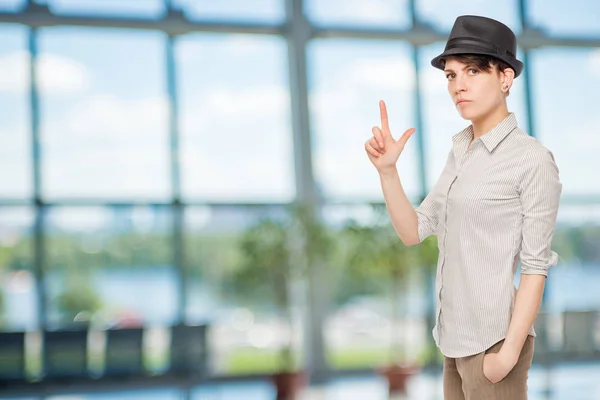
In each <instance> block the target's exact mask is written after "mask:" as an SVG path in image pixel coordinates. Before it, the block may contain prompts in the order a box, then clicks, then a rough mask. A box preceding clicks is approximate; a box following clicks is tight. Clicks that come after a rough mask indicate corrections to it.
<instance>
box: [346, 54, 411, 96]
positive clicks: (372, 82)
mask: <svg viewBox="0 0 600 400" xmlns="http://www.w3.org/2000/svg"><path fill="white" fill-rule="evenodd" d="M414 82H415V70H414V67H413V65H412V63H411V62H410V61H409V60H408V59H406V58H401V57H390V58H378V59H359V60H357V61H356V62H355V63H354V64H353V65H352V66H351V67H350V68H349V69H348V70H346V71H344V73H343V74H342V75H341V77H340V79H339V83H340V84H342V85H352V86H363V85H364V86H367V87H369V88H370V89H400V90H410V89H412V88H413V87H414Z"/></svg>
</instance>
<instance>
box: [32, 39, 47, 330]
mask: <svg viewBox="0 0 600 400" xmlns="http://www.w3.org/2000/svg"><path fill="white" fill-rule="evenodd" d="M28 39H29V40H28V44H29V54H30V57H29V71H28V72H29V82H30V84H29V107H30V110H29V112H30V122H31V125H30V129H31V132H30V133H31V157H32V166H33V168H32V179H33V204H34V213H35V214H34V215H35V222H34V226H33V272H34V276H35V282H36V287H37V289H38V291H37V302H36V304H37V307H36V308H37V309H36V320H37V324H38V329H42V330H45V329H46V328H47V325H48V321H47V316H46V311H47V291H46V286H45V283H44V281H45V279H44V277H45V269H46V268H45V267H46V265H45V259H46V257H44V252H45V234H44V231H45V226H44V217H45V212H46V207H45V205H44V201H43V199H42V175H41V155H42V148H41V141H40V129H39V127H40V109H39V91H38V84H37V76H38V73H37V57H38V30H37V29H36V28H31V29H29V37H28Z"/></svg>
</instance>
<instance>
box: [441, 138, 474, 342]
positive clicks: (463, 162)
mask: <svg viewBox="0 0 600 400" xmlns="http://www.w3.org/2000/svg"><path fill="white" fill-rule="evenodd" d="M474 145H475V143H471V146H470V149H469V150H466V151H465V154H463V156H462V157H461V158H460V159H459V161H458V163H457V164H458V165H457V168H456V175H455V176H454V178H453V179H452V182H450V185H448V190H447V192H446V201H445V204H444V242H443V249H444V252H443V259H442V263H441V267H440V290H439V291H438V303H439V305H440V306H439V307H438V312H437V316H436V322H437V323H436V325H437V327H438V332H437V333H438V339H439V340H440V341H441V337H442V336H441V322H440V321H441V315H442V291H443V290H444V266H445V265H446V254H447V251H446V239H447V237H448V197H449V196H450V192H451V191H452V187H453V186H454V182H456V180H457V179H458V177H459V175H460V172H461V171H462V169H463V167H464V166H465V165H466V164H467V161H468V160H469V159H470V158H471V155H472V154H473V147H474Z"/></svg>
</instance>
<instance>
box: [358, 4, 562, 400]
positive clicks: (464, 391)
mask: <svg viewBox="0 0 600 400" xmlns="http://www.w3.org/2000/svg"><path fill="white" fill-rule="evenodd" d="M515 54H516V38H515V35H514V33H513V32H512V31H511V30H510V29H509V28H508V27H507V26H505V25H503V24H502V23H500V22H498V21H495V20H493V19H489V18H484V17H478V16H461V17H458V18H457V19H456V22H455V23H454V26H453V28H452V31H451V33H450V38H449V40H448V42H447V44H446V47H445V49H444V52H443V53H442V54H440V55H439V56H437V57H436V58H434V59H433V60H432V62H431V63H432V65H433V66H434V67H436V68H439V69H442V70H444V74H445V76H446V79H447V80H448V92H449V94H450V97H451V99H452V101H453V102H454V104H455V105H456V108H457V110H458V112H459V114H460V115H461V117H462V118H464V119H466V120H469V121H470V122H471V125H470V126H469V127H467V128H465V129H464V130H463V131H461V132H459V133H458V134H456V135H454V136H453V137H452V149H451V151H450V152H449V154H448V159H447V161H446V165H445V167H444V169H443V171H442V173H441V175H440V177H439V179H438V181H437V182H436V183H435V185H434V186H433V187H432V189H431V191H430V192H429V194H428V195H427V197H426V198H425V199H424V200H423V202H422V203H421V204H420V205H419V207H417V208H416V209H414V208H413V206H412V205H411V203H410V201H409V200H408V198H407V197H406V194H405V193H404V189H403V187H402V184H401V179H400V177H399V175H398V172H397V170H396V163H397V160H398V157H399V156H400V154H401V153H402V150H403V149H404V146H405V144H406V142H407V140H408V139H409V138H410V136H411V135H412V134H413V133H414V132H415V129H413V128H411V129H409V130H407V131H406V132H404V134H403V135H402V137H400V138H399V139H398V140H394V139H393V137H392V135H391V132H390V128H389V124H388V117H387V111H386V107H385V103H383V101H382V102H380V113H381V127H374V128H373V137H372V138H371V139H369V140H368V141H367V142H366V143H365V149H366V152H367V154H368V156H369V159H370V161H371V162H372V163H373V165H374V166H375V167H376V168H377V170H378V172H379V176H380V181H381V186H382V189H383V194H384V198H385V202H386V205H387V209H388V212H389V215H390V218H391V221H392V224H393V226H394V228H395V230H396V232H397V234H398V236H399V237H400V239H401V240H402V242H403V243H404V244H405V245H409V246H410V245H415V244H418V243H420V242H422V241H423V240H424V239H425V238H426V237H428V236H430V235H437V237H438V248H439V258H438V265H437V274H436V294H437V307H436V325H435V328H434V329H433V336H434V339H435V342H436V345H437V346H438V347H439V349H440V351H441V352H442V354H443V355H444V370H443V386H444V399H446V400H455V399H466V400H475V399H476V400H483V399H510V400H520V399H526V398H527V376H528V371H529V368H530V366H531V361H532V357H533V349H534V337H535V335H536V334H535V331H534V329H533V322H534V320H535V317H536V315H537V312H538V309H539V305H540V302H541V298H542V293H543V290H544V285H545V279H546V277H547V275H548V269H549V267H550V266H552V265H556V262H557V254H556V253H555V252H553V251H552V250H551V248H550V244H551V241H552V237H553V234H554V226H555V223H556V215H557V212H558V205H559V198H560V194H561V191H562V184H561V182H560V179H559V174H558V168H557V166H556V163H555V161H554V157H553V155H552V153H551V152H550V151H549V150H548V149H546V148H545V147H544V146H543V145H542V144H541V143H539V142H538V141H537V140H536V139H535V138H533V137H531V136H529V135H527V134H526V133H525V132H523V131H522V130H521V129H519V127H518V125H517V120H516V117H515V115H514V114H513V113H510V112H509V111H508V108H507V104H506V97H507V96H508V95H509V91H510V87H511V86H512V83H513V80H514V79H515V78H516V77H518V76H519V74H520V73H521V71H522V69H523V64H522V63H521V62H520V61H519V60H517V59H516V57H515ZM519 263H521V279H520V284H519V289H518V290H517V289H516V288H515V286H514V284H513V282H514V277H515V274H516V269H517V266H518V265H519Z"/></svg>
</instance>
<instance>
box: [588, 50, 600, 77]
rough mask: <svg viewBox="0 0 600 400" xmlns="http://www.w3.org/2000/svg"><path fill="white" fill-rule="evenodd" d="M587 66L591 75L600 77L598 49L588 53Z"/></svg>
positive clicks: (599, 51) (599, 52)
mask: <svg viewBox="0 0 600 400" xmlns="http://www.w3.org/2000/svg"><path fill="white" fill-rule="evenodd" d="M588 66H589V68H590V71H591V72H592V74H593V75H595V76H597V77H600V49H595V50H592V51H590V55H589V64H588Z"/></svg>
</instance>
